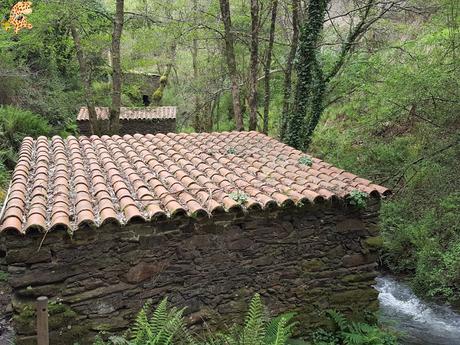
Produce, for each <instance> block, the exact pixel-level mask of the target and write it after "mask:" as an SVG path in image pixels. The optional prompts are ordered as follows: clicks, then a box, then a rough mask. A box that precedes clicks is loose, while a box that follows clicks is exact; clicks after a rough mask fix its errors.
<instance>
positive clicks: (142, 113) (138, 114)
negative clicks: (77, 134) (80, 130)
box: [77, 107, 177, 121]
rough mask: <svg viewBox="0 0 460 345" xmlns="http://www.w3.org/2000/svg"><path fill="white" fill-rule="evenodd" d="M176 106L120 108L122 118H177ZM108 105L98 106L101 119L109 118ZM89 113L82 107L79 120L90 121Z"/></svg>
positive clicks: (97, 110) (98, 115)
mask: <svg viewBox="0 0 460 345" xmlns="http://www.w3.org/2000/svg"><path fill="white" fill-rule="evenodd" d="M176 110H177V108H176V107H148V108H125V107H122V108H121V109H120V120H159V119H160V120H161V119H175V118H176ZM109 111H110V109H109V108H108V107H96V114H97V118H98V119H99V120H107V119H108V118H109ZM88 120H89V113H88V108H87V107H81V108H80V112H79V113H78V116H77V121H88Z"/></svg>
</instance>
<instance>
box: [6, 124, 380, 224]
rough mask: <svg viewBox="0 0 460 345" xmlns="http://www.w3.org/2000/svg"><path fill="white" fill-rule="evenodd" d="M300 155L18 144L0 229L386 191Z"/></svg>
mask: <svg viewBox="0 0 460 345" xmlns="http://www.w3.org/2000/svg"><path fill="white" fill-rule="evenodd" d="M299 159H300V162H302V159H305V154H303V153H302V152H300V151H297V150H294V149H293V148H291V147H289V146H286V145H284V144H282V143H280V142H278V141H277V140H275V139H273V138H270V137H267V136H265V135H263V134H260V133H258V132H226V133H202V134H174V133H170V134H167V135H165V134H156V135H152V134H147V135H140V134H136V135H134V136H130V135H125V136H123V137H120V136H112V137H109V136H102V137H97V136H91V137H89V138H88V137H84V136H82V137H79V138H75V137H68V138H67V139H62V138H61V137H57V136H55V137H53V138H52V139H51V140H48V139H47V138H45V137H40V138H38V139H37V140H33V139H31V138H26V139H24V141H23V143H22V146H21V150H20V153H19V161H18V163H17V166H16V169H15V171H14V173H13V178H12V184H11V187H10V190H9V193H8V196H7V200H6V203H5V206H4V212H3V215H2V216H0V217H1V221H0V231H6V230H15V231H18V232H20V233H26V232H27V231H28V230H31V229H38V230H41V231H43V230H52V229H54V228H57V227H64V228H66V229H67V230H76V229H77V228H78V227H80V226H82V225H91V226H93V225H94V226H99V225H101V224H104V223H107V222H116V223H120V224H124V223H129V222H132V221H140V220H142V221H154V220H157V219H165V218H167V217H174V216H177V215H189V216H196V217H203V216H211V215H213V214H215V213H216V212H219V211H229V210H235V209H248V210H251V209H260V208H270V207H276V206H284V207H287V206H289V205H294V204H296V203H300V202H302V203H318V202H322V201H325V200H338V199H343V198H346V197H347V196H348V195H349V193H350V192H351V191H353V190H356V189H357V190H360V191H363V192H366V193H369V194H370V195H371V196H374V197H380V196H382V195H386V194H387V193H389V191H388V189H386V188H384V187H381V186H378V185H375V184H372V183H371V182H370V181H368V180H366V179H363V178H359V177H357V176H355V175H353V174H350V173H348V172H345V171H343V170H341V169H338V168H335V167H333V166H331V165H330V164H327V163H325V162H323V161H321V160H319V159H316V158H311V161H312V165H311V166H308V165H306V164H301V163H300V162H299ZM235 196H237V197H235ZM238 197H239V198H238Z"/></svg>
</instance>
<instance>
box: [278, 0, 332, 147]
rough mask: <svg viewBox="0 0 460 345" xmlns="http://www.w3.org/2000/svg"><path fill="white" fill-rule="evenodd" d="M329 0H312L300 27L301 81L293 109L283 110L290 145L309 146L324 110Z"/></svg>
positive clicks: (297, 85)
mask: <svg viewBox="0 0 460 345" xmlns="http://www.w3.org/2000/svg"><path fill="white" fill-rule="evenodd" d="M327 4H328V1H327V0H312V1H310V2H309V4H308V10H307V11H308V19H307V20H305V21H304V24H303V25H302V27H301V29H300V37H299V47H298V54H297V61H296V65H295V67H296V71H297V79H298V80H297V83H296V86H295V98H294V104H293V109H292V113H290V114H283V116H284V117H286V119H284V121H286V134H285V138H282V139H283V140H284V141H285V142H286V143H287V144H288V145H290V146H292V147H294V148H296V149H299V150H306V149H307V148H308V147H309V145H310V142H311V138H312V134H313V131H314V130H315V128H316V126H317V124H318V122H319V119H320V117H321V114H322V112H323V98H324V93H325V88H326V84H325V80H324V76H323V71H322V66H321V61H319V46H318V42H319V40H320V38H321V32H322V29H323V23H324V16H325V14H326V10H327Z"/></svg>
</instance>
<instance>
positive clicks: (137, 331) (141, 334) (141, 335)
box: [131, 302, 151, 345]
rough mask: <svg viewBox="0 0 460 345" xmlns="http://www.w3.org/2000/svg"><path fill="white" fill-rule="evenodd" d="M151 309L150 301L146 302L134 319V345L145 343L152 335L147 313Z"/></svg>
mask: <svg viewBox="0 0 460 345" xmlns="http://www.w3.org/2000/svg"><path fill="white" fill-rule="evenodd" d="M149 309H150V303H148V302H147V303H146V304H145V305H144V306H143V307H142V309H141V310H140V311H139V313H138V314H137V316H136V319H135V320H134V326H133V327H132V330H131V332H132V341H133V345H141V344H144V343H145V341H146V340H147V339H148V338H149V336H151V331H150V324H149V319H148V316H147V313H148V311H149Z"/></svg>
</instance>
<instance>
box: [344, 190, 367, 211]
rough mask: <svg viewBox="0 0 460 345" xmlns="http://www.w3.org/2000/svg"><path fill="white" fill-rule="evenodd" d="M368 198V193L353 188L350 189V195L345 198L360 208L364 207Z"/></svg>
mask: <svg viewBox="0 0 460 345" xmlns="http://www.w3.org/2000/svg"><path fill="white" fill-rule="evenodd" d="M368 198H369V194H367V193H365V192H362V191H360V190H357V189H355V190H352V191H351V193H350V195H349V196H348V197H347V200H348V202H349V204H350V205H352V206H355V207H357V208H360V209H362V208H365V207H366V204H367V199H368Z"/></svg>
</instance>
